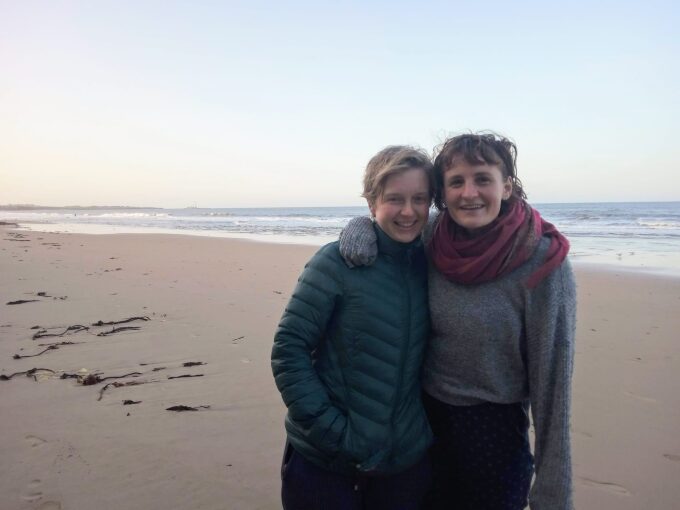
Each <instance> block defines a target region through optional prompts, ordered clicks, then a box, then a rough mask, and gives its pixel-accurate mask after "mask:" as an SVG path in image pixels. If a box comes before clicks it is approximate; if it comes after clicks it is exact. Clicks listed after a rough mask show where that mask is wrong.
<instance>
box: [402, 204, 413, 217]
mask: <svg viewBox="0 0 680 510" xmlns="http://www.w3.org/2000/svg"><path fill="white" fill-rule="evenodd" d="M414 210H415V209H414V208H413V204H412V203H411V202H410V201H409V200H407V201H406V202H405V203H404V207H402V208H401V215H402V216H413V214H414Z"/></svg>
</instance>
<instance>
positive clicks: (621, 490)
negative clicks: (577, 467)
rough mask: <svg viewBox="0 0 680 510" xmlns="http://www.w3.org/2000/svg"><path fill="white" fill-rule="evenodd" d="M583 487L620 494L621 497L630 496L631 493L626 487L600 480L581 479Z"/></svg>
mask: <svg viewBox="0 0 680 510" xmlns="http://www.w3.org/2000/svg"><path fill="white" fill-rule="evenodd" d="M579 479H580V480H581V482H582V483H583V485H585V486H586V487H594V488H596V489H602V490H604V491H607V492H611V493H612V494H618V495H619V496H630V491H629V490H628V489H626V488H625V487H623V486H621V485H618V484H615V483H611V482H601V481H599V480H593V479H592V478H582V477H581V478H579Z"/></svg>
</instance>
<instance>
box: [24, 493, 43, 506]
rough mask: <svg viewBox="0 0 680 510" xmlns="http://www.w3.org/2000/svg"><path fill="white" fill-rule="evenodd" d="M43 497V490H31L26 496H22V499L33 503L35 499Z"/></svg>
mask: <svg viewBox="0 0 680 510" xmlns="http://www.w3.org/2000/svg"><path fill="white" fill-rule="evenodd" d="M42 497H43V494H42V492H39V491H33V492H29V493H28V494H27V495H26V496H22V497H21V499H23V500H24V501H28V502H30V503H32V502H33V501H38V500H39V499H42Z"/></svg>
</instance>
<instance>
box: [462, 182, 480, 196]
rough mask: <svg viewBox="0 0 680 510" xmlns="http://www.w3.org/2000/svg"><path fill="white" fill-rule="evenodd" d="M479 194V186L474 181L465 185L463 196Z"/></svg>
mask: <svg viewBox="0 0 680 510" xmlns="http://www.w3.org/2000/svg"><path fill="white" fill-rule="evenodd" d="M476 195H477V186H475V183H474V182H466V183H465V184H464V185H463V196H464V197H474V196H476Z"/></svg>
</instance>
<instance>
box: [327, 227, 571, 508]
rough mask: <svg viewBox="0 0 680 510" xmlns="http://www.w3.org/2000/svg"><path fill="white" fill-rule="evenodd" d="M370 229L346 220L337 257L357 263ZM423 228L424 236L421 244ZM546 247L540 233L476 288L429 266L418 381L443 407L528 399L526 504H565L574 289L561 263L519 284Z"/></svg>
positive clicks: (367, 250) (366, 254)
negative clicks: (525, 256) (529, 481)
mask: <svg viewBox="0 0 680 510" xmlns="http://www.w3.org/2000/svg"><path fill="white" fill-rule="evenodd" d="M369 225H370V220H366V219H358V220H352V222H350V225H348V229H347V230H346V231H345V232H343V235H342V237H341V243H340V250H341V253H343V255H344V256H345V258H346V259H348V260H352V261H354V263H355V264H357V265H359V264H361V263H362V262H366V261H367V260H370V259H371V256H372V251H374V249H375V248H374V245H373V244H372V242H371V240H370V239H369V240H368V241H367V240H366V237H367V230H366V228H367V227H368V226H369ZM431 227H432V223H430V224H429V225H428V228H426V230H425V232H424V234H423V236H424V237H425V240H426V241H427V240H428V237H429V236H430V234H431ZM371 230H372V229H371ZM368 237H369V238H370V236H368ZM548 244H549V243H548V240H547V239H543V240H542V241H541V243H540V244H539V246H538V248H537V250H536V252H535V253H534V255H533V256H532V258H531V259H529V260H528V261H527V262H526V263H525V264H523V265H522V266H520V267H519V268H517V269H516V270H515V271H513V272H511V273H509V274H507V275H505V276H503V277H501V278H499V279H497V280H494V281H492V282H487V283H482V284H478V285H460V284H456V283H453V282H451V281H449V280H447V279H446V277H444V276H443V275H442V274H441V273H440V272H439V271H438V270H437V269H436V268H435V267H434V265H432V264H431V263H430V266H429V301H430V318H431V322H432V332H431V336H430V341H429V345H428V351H427V353H426V358H425V364H424V370H423V387H424V389H425V391H427V393H429V394H430V395H432V396H433V397H435V398H437V399H438V400H441V401H443V402H446V403H448V404H451V405H474V404H479V403H482V402H494V403H515V402H521V403H525V404H527V403H528V404H530V406H531V413H532V417H533V421H534V427H535V433H536V434H535V435H536V439H535V443H534V458H535V469H536V478H535V480H534V483H533V486H532V488H531V493H530V495H529V502H530V507H531V509H532V510H570V509H571V508H572V507H573V505H572V481H571V448H570V440H569V415H570V401H571V374H572V369H573V356H574V329H575V316H576V286H575V283H574V277H573V274H572V271H571V266H570V264H569V262H568V260H565V262H564V263H562V265H561V266H560V267H559V268H557V269H555V270H554V271H553V272H552V273H551V274H550V275H549V276H547V277H546V278H545V279H544V280H543V281H541V283H539V285H538V286H537V287H536V288H534V289H528V288H526V286H525V285H524V283H523V282H525V281H526V279H527V278H528V276H529V275H530V274H531V273H532V272H533V271H534V270H535V269H536V268H537V267H538V266H539V265H540V264H541V261H542V260H543V257H544V255H545V252H546V250H547V248H548ZM452 504H455V502H452Z"/></svg>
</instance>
